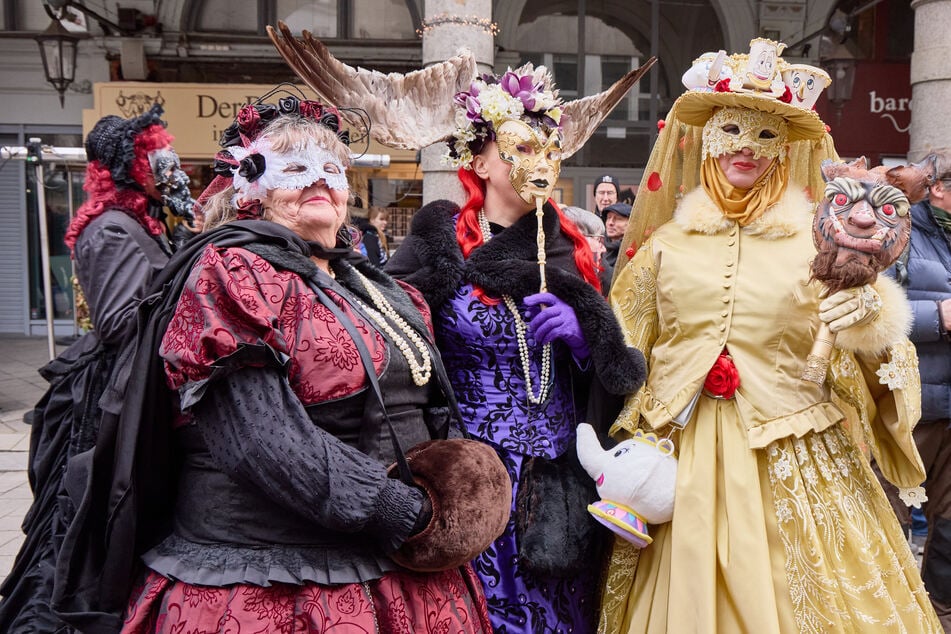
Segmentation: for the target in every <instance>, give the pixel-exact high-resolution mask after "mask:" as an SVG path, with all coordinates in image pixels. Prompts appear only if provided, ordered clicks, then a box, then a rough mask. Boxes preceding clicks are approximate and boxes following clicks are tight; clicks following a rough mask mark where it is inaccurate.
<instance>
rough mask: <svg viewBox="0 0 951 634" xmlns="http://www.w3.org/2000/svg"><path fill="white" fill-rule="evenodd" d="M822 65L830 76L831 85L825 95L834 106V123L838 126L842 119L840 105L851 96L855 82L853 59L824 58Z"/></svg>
mask: <svg viewBox="0 0 951 634" xmlns="http://www.w3.org/2000/svg"><path fill="white" fill-rule="evenodd" d="M822 65H823V66H825V68H826V71H828V73H829V77H831V78H832V85H831V86H829V90H828V92H827V93H826V97H827V98H828V99H829V103H831V104H832V105H833V106H834V107H835V123H836V126H838V125H839V124H840V123H841V119H842V107H843V106H844V105H845V102H846V101H848V100H850V99H851V98H852V87H853V86H854V84H855V59H854V58H852V57H840V58H834V59H826V60H823V62H822Z"/></svg>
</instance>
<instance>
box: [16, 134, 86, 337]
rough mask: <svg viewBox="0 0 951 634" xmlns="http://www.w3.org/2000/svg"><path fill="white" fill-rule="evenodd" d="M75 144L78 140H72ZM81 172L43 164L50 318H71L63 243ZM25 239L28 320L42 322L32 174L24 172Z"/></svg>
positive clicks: (79, 195) (69, 268) (69, 271)
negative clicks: (28, 296)
mask: <svg viewBox="0 0 951 634" xmlns="http://www.w3.org/2000/svg"><path fill="white" fill-rule="evenodd" d="M76 142H77V143H78V139H77V141H76ZM83 173H84V172H83V170H82V168H81V167H77V166H69V167H67V166H65V165H63V164H59V165H57V164H55V163H47V164H46V165H45V166H44V178H43V180H44V183H43V192H44V195H45V197H46V210H45V211H46V226H47V231H48V232H49V256H50V257H49V271H50V278H51V282H52V293H53V317H54V318H55V319H74V318H75V310H74V305H73V285H72V277H73V263H72V260H71V258H70V254H69V248H68V247H67V246H66V243H65V242H64V238H65V237H66V230H67V229H68V228H69V223H70V220H71V219H72V216H73V213H74V212H75V209H76V208H77V207H79V205H80V204H82V201H83V200H84V194H83V190H82V186H83ZM26 184H27V192H26V203H27V207H26V208H27V239H28V241H29V280H30V319H46V300H45V294H44V289H43V273H42V270H43V269H42V267H43V263H42V253H41V249H40V227H39V216H38V213H39V212H38V197H37V187H38V184H37V182H36V172H35V170H34V169H32V168H31V167H28V168H27V170H26Z"/></svg>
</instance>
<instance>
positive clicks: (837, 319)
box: [819, 284, 882, 332]
mask: <svg viewBox="0 0 951 634" xmlns="http://www.w3.org/2000/svg"><path fill="white" fill-rule="evenodd" d="M881 311H882V298H881V297H880V296H879V294H878V291H876V290H875V289H874V288H872V287H871V286H869V285H868V284H866V285H864V286H857V287H855V288H847V289H844V290H841V291H838V292H836V293H833V294H832V295H830V296H829V297H827V298H825V299H824V300H822V303H821V304H819V319H820V320H822V321H823V322H825V323H826V324H828V325H829V329H830V330H831V331H832V332H839V331H841V330H845V329H846V328H851V327H852V326H860V325H862V324H866V323H868V322H870V321H872V320H873V319H875V318H876V317H878V315H879V313H880V312H881Z"/></svg>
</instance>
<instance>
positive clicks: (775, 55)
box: [743, 37, 786, 92]
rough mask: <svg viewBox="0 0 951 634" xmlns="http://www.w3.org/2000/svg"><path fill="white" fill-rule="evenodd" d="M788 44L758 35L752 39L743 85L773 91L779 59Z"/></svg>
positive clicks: (763, 90) (752, 88)
mask: <svg viewBox="0 0 951 634" xmlns="http://www.w3.org/2000/svg"><path fill="white" fill-rule="evenodd" d="M784 48H786V45H785V44H783V43H782V42H775V41H773V40H768V39H766V38H765V37H758V38H756V39H754V40H751V41H750V53H749V57H748V58H747V60H746V70H745V72H744V73H743V87H744V88H748V89H751V90H759V91H761V92H766V91H772V90H773V82H774V81H775V80H776V78H777V72H776V71H777V70H778V60H779V55H780V53H782V52H783V49H784Z"/></svg>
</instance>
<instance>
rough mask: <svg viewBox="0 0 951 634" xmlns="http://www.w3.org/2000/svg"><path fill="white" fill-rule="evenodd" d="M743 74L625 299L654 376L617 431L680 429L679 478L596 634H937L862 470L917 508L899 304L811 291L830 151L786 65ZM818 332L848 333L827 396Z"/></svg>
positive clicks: (649, 232)
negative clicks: (811, 360)
mask: <svg viewBox="0 0 951 634" xmlns="http://www.w3.org/2000/svg"><path fill="white" fill-rule="evenodd" d="M773 44H775V43H773ZM776 48H779V49H780V50H777V51H776V52H777V53H778V52H781V48H780V47H779V46H777V47H776ZM733 61H734V62H737V68H736V69H735V70H734V71H733V73H732V79H730V78H727V79H725V80H723V81H721V82H720V83H719V84H718V86H717V88H716V90H715V91H711V92H700V91H689V92H687V93H686V94H684V95H683V96H681V98H679V99H678V100H677V102H676V103H675V104H674V106H673V108H672V110H671V112H670V114H669V115H668V117H667V120H666V125H665V126H664V127H663V129H662V130H661V134H660V136H659V138H658V142H657V145H656V146H655V148H654V151H653V153H652V156H651V159H650V162H649V164H648V167H647V170H646V171H645V177H644V182H643V183H642V185H641V188H640V191H639V192H638V196H637V202H636V206H635V209H634V213H633V214H632V222H631V226H630V227H629V228H628V232H627V235H626V237H625V244H624V246H623V247H622V251H621V259H620V260H619V262H618V268H617V273H616V278H615V283H614V285H613V287H612V292H611V300H612V304H613V306H614V309H615V312H616V314H617V316H618V318H619V320H620V321H621V323H622V328H623V329H624V331H625V335H626V337H627V339H628V343H630V344H633V345H635V346H637V347H638V348H639V349H640V350H642V351H643V352H644V355H645V357H646V359H647V361H648V378H647V382H646V384H645V386H644V387H643V388H642V389H641V390H640V391H639V392H637V393H636V394H633V395H631V396H629V397H628V399H627V401H626V403H625V406H624V409H623V410H622V411H621V413H620V415H619V417H618V418H617V419H616V421H615V422H614V425H613V426H612V427H611V434H612V435H613V436H614V437H615V438H617V439H619V440H620V439H624V438H626V437H628V436H630V435H631V434H632V433H633V432H634V431H635V430H637V429H645V430H648V431H654V432H655V433H658V434H659V435H661V436H664V435H667V434H668V433H669V434H670V437H671V439H672V440H673V441H674V443H675V444H676V447H677V452H678V458H679V469H678V474H677V483H676V492H675V506H674V514H673V520H672V521H671V522H669V523H667V524H662V525H659V526H652V527H651V530H650V532H651V536H652V537H653V543H652V544H650V545H649V546H647V547H646V548H644V549H643V550H638V549H637V548H635V547H634V546H633V545H631V544H629V543H627V542H624V541H622V540H618V541H617V543H616V544H615V545H614V548H613V552H612V554H611V560H610V563H609V569H608V575H607V582H606V585H605V591H604V597H603V605H602V615H601V622H600V630H601V631H603V632H630V633H634V632H643V633H650V634H662V633H666V632H674V633H688V632H689V633H701V634H714V633H717V634H729V633H734V632H736V633H739V632H755V633H757V634H771V633H774V634H780V633H783V634H786V633H789V632H816V633H819V632H822V633H828V632H876V633H881V632H916V633H919V632H940V631H941V629H940V625H939V623H938V621H937V618H936V616H935V614H934V611H933V609H932V608H931V606H930V604H929V601H928V597H927V595H926V593H925V590H924V588H923V586H922V583H921V578H920V575H919V572H918V569H917V566H916V563H915V560H914V558H913V557H912V555H911V553H910V550H909V548H908V544H907V542H906V541H905V536H904V535H903V534H902V531H901V529H900V527H899V525H898V522H897V521H896V519H895V517H894V515H893V513H892V511H891V509H890V507H889V505H888V502H887V501H886V499H885V496H884V494H883V493H882V490H881V487H880V486H879V485H878V483H877V481H876V479H875V477H874V476H873V474H872V471H871V469H870V468H869V463H868V459H867V457H866V455H865V452H864V449H866V448H868V449H870V450H871V453H872V454H874V456H875V458H876V459H877V461H878V463H879V465H880V466H881V467H882V471H883V472H884V473H885V475H886V477H888V479H889V480H891V481H892V482H894V483H895V484H896V485H898V486H899V487H900V488H902V489H903V490H904V491H905V492H906V493H907V494H909V495H915V494H919V495H920V493H921V490H920V488H919V485H920V484H921V482H922V481H923V480H924V472H923V470H922V465H921V460H920V458H919V456H918V453H917V450H916V449H915V446H914V443H913V441H912V438H911V430H912V427H913V426H914V424H915V422H916V421H917V418H918V413H919V403H920V386H919V381H918V374H917V362H916V357H915V352H914V348H913V347H911V345H910V344H909V342H908V340H907V338H906V336H905V333H906V332H907V327H908V319H909V316H908V310H907V307H906V302H905V299H904V296H903V294H902V292H901V290H900V289H899V288H898V287H897V286H895V285H894V284H892V283H891V281H890V280H888V279H884V278H882V277H881V276H880V277H879V279H878V280H877V281H876V282H875V283H874V284H873V285H870V286H867V287H865V288H863V289H862V292H853V291H851V290H850V291H842V292H840V293H835V294H832V295H830V296H829V297H825V295H826V293H823V290H822V286H821V285H820V284H819V283H817V282H815V281H810V261H811V260H812V259H813V258H814V257H815V254H816V251H815V247H814V245H813V238H812V230H811V226H812V218H813V213H814V211H815V208H816V205H815V203H814V202H813V200H814V198H811V197H810V193H811V192H812V193H815V194H816V196H817V197H821V194H822V191H823V190H822V187H823V184H822V181H821V180H820V170H819V163H820V160H821V159H822V158H835V152H834V150H833V148H832V144H831V141H830V139H829V137H828V135H827V134H826V131H825V126H824V124H823V123H822V121H821V120H820V119H819V117H818V116H817V115H816V113H815V112H814V111H813V110H811V108H806V107H803V106H802V105H801V104H798V103H796V101H795V100H792V102H791V103H787V102H785V101H782V100H780V99H779V97H780V96H782V95H783V93H784V92H786V91H784V90H781V89H780V88H778V87H781V86H782V83H781V80H779V79H778V78H779V72H780V71H781V66H782V61H781V60H777V63H776V65H775V66H776V68H775V77H774V81H773V82H770V81H769V80H768V79H767V81H766V82H765V86H766V88H765V89H764V88H762V87H761V86H762V84H760V85H750V84H749V83H748V82H746V81H745V79H744V77H743V75H742V68H743V60H742V59H741V58H740V59H738V58H737V56H734V58H733ZM786 96H787V98H788V93H787V95H786ZM628 258H629V261H628ZM822 322H826V323H829V325H830V327H831V328H832V329H833V330H834V331H838V332H837V339H836V348H835V350H834V351H833V358H832V364H831V367H830V371H829V373H828V377H827V379H826V381H825V383H823V384H821V385H817V384H815V383H811V382H808V381H803V380H802V379H800V374H801V370H802V368H803V367H804V365H805V363H806V357H807V355H808V354H809V350H810V346H811V343H812V341H813V339H814V336H815V334H816V331H817V328H818V326H819V325H820V323H822ZM715 366H716V367H717V368H718V369H719V370H720V375H719V376H718V377H715V376H711V375H710V374H711V368H713V367H715ZM883 375H888V379H887V380H886V379H884V378H883V379H880V378H879V377H880V376H883ZM737 382H738V385H737ZM675 420H678V421H679V422H680V423H682V426H680V425H679V424H678V425H676V426H675V424H674V421H675Z"/></svg>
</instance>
